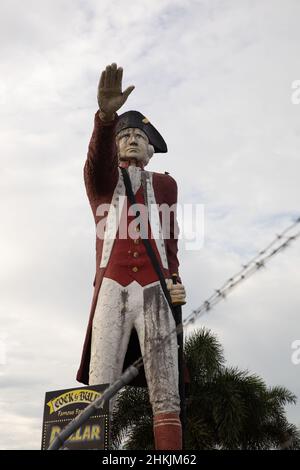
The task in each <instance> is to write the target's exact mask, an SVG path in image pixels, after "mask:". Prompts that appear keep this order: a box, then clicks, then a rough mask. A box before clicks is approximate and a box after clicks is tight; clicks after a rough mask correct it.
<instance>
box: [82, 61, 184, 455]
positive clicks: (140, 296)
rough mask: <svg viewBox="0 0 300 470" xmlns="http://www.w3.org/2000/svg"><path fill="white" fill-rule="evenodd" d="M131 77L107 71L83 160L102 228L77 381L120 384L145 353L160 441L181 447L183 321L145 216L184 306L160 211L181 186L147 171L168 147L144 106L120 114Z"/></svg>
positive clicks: (173, 243) (170, 237)
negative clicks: (179, 328) (178, 324)
mask: <svg viewBox="0 0 300 470" xmlns="http://www.w3.org/2000/svg"><path fill="white" fill-rule="evenodd" d="M122 75H123V69H122V68H121V67H119V68H118V67H117V64H115V63H113V64H111V65H108V66H107V67H106V69H105V70H104V71H103V72H102V74H101V78H100V83H99V88H98V104H99V110H98V111H97V112H96V115H95V123H94V131H93V135H92V138H91V141H90V144H89V150H88V155H87V160H86V162H85V166H84V181H85V186H86V191H87V195H88V198H89V202H90V205H91V208H92V211H93V215H94V219H95V223H96V227H97V230H96V233H97V236H96V275H95V280H94V296H93V300H92V306H91V312H90V319H89V324H88V329H87V333H86V338H85V343H84V347H83V354H82V360H81V364H80V368H79V371H78V374H77V380H78V381H80V382H82V383H85V384H89V385H96V384H102V383H112V382H114V381H115V380H116V379H117V378H118V377H119V376H120V375H121V373H122V371H123V369H124V368H125V367H126V366H127V365H129V363H131V362H132V361H133V360H134V359H137V357H138V354H139V352H141V353H142V356H143V361H144V373H145V378H146V381H147V386H148V389H149V396H150V401H151V406H152V410H153V427H154V437H155V447H156V449H174V450H176V449H181V448H182V447H181V446H182V430H181V422H180V416H179V414H180V399H179V387H178V346H177V338H176V333H175V332H174V329H175V321H174V318H173V315H172V312H171V309H170V306H169V304H168V302H167V300H166V296H165V294H164V292H163V289H162V286H161V283H160V280H159V276H158V274H157V270H155V269H154V267H153V264H152V261H151V259H150V257H149V256H148V252H147V249H146V247H145V246H144V243H143V238H145V235H142V233H141V223H137V221H138V217H137V215H140V217H143V216H144V219H145V217H146V225H147V228H148V230H147V233H148V240H149V241H150V243H151V247H152V250H153V251H154V252H155V255H156V257H157V259H158V261H159V266H160V270H161V272H162V273H163V276H164V279H166V285H167V289H168V291H169V294H170V297H171V301H172V303H173V304H183V303H185V289H184V287H183V285H182V284H181V282H180V278H179V276H178V281H179V282H178V283H172V281H171V277H172V276H173V274H174V273H176V274H177V275H178V265H179V262H178V259H177V238H178V237H177V236H176V228H177V221H176V212H175V211H174V210H172V211H170V212H169V214H168V215H169V219H170V220H169V228H170V230H169V233H167V235H166V234H165V232H166V231H165V230H162V225H163V224H162V217H163V213H162V211H160V210H158V209H157V208H159V207H160V206H161V205H165V206H166V205H167V207H172V208H173V209H174V206H175V208H176V202H177V185H176V182H175V180H174V179H173V178H172V177H171V176H169V175H168V174H162V173H155V172H150V171H146V170H145V166H146V165H147V163H148V162H149V160H150V158H151V157H152V156H153V154H154V153H159V152H163V153H165V152H167V146H166V143H165V141H164V139H163V138H162V136H161V135H160V133H159V132H158V131H157V130H156V129H155V127H154V126H153V125H152V124H151V123H150V122H149V120H148V119H147V118H146V117H145V116H143V115H142V114H141V113H140V112H138V111H127V112H125V113H124V114H121V115H119V116H118V115H117V111H118V110H119V109H120V108H121V106H122V105H123V104H124V103H125V101H126V100H127V98H128V96H129V94H130V93H131V92H132V91H133V89H134V86H130V87H128V88H127V89H126V90H125V91H123V92H122ZM124 168H125V169H126V171H127V174H128V175H129V179H130V182H131V186H132V192H133V194H134V196H135V202H136V204H137V205H138V206H139V207H145V209H147V210H145V211H139V212H142V214H137V213H135V214H133V213H132V212H130V208H132V205H131V204H130V202H129V200H128V198H127V191H126V188H125V184H124V180H125V178H124V174H123V172H124V170H123V169H124ZM131 202H132V200H131ZM150 206H151V208H150ZM155 208H156V211H157V212H155V210H153V209H155ZM150 212H151V214H152V217H149V213H150ZM116 214H118V216H117V217H116ZM145 214H146V215H145ZM153 214H154V215H153ZM155 214H156V217H155ZM116 219H117V223H116ZM141 220H142V219H140V221H141ZM102 228H104V230H102ZM124 228H125V230H124ZM167 232H168V231H167ZM124 233H125V235H124ZM177 233H178V231H177ZM172 331H173V333H172V334H171V335H169V341H167V342H163V343H162V345H163V346H162V347H159V348H158V347H157V345H158V344H159V343H160V342H161V340H162V338H164V337H166V336H167V335H168V334H169V333H170V332H172Z"/></svg>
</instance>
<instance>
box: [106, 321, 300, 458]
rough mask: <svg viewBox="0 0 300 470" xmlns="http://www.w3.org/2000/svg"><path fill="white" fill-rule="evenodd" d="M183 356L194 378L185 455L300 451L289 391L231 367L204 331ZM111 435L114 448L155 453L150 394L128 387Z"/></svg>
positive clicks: (119, 400) (117, 407)
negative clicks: (288, 407) (289, 411)
mask: <svg viewBox="0 0 300 470" xmlns="http://www.w3.org/2000/svg"><path fill="white" fill-rule="evenodd" d="M184 354H185V361H186V364H187V366H188V369H189V371H190V376H191V382H190V384H189V386H188V391H187V392H188V393H187V426H186V436H185V442H186V449H190V450H198V449H199V450H201V449H272V448H290V449H299V448H300V433H299V430H297V428H296V426H294V425H293V424H290V423H289V422H288V420H287V418H286V415H285V409H284V407H285V405H287V404H295V403H296V397H295V395H293V394H292V393H291V392H290V391H289V390H287V389H286V388H284V387H267V386H266V384H265V383H264V381H263V380H262V379H261V378H260V377H258V376H257V375H253V374H249V372H248V371H241V370H238V369H237V368H233V367H226V366H225V359H224V355H223V349H222V347H221V345H220V343H219V341H218V340H217V338H216V337H215V336H214V335H213V334H212V333H211V332H210V331H209V330H206V329H204V328H202V329H200V330H198V331H196V332H194V333H193V335H192V336H190V337H189V338H188V339H187V340H186V341H185V347H184ZM111 431H112V432H111V436H112V446H113V447H114V448H120V447H121V446H122V447H123V448H125V449H145V450H150V449H153V448H154V441H153V432H152V410H151V406H150V403H149V396H148V391H147V389H146V388H142V387H140V388H137V387H131V386H128V387H126V388H125V389H124V390H123V391H122V392H121V393H120V394H119V396H118V397H117V399H116V404H115V409H114V413H113V419H112V430H111Z"/></svg>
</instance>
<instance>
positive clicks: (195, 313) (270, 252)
mask: <svg viewBox="0 0 300 470" xmlns="http://www.w3.org/2000/svg"><path fill="white" fill-rule="evenodd" d="M298 224H300V217H298V218H297V219H296V220H295V221H294V222H293V223H292V224H291V225H290V226H289V227H287V228H286V229H285V230H283V232H281V233H280V234H279V235H277V234H276V237H275V239H274V240H272V242H271V243H269V245H267V246H266V247H265V248H264V249H263V250H261V251H259V252H258V254H257V255H255V256H254V257H253V258H252V259H250V261H248V263H247V264H244V265H242V269H241V270H240V271H238V272H237V273H236V274H235V275H233V276H231V277H230V278H229V279H228V280H227V281H226V282H225V283H224V284H223V285H222V286H221V287H220V288H219V289H215V292H214V293H213V294H212V295H211V296H210V297H209V298H208V299H206V300H204V302H203V303H202V304H201V305H200V307H199V308H197V309H195V310H192V312H191V313H190V314H189V315H187V317H186V318H185V319H184V320H183V321H182V323H180V324H179V325H178V326H177V327H176V328H174V329H172V331H170V332H169V333H168V334H167V335H166V336H165V337H164V338H160V339H159V340H158V341H159V342H158V344H155V345H154V347H153V348H152V350H151V351H150V353H148V354H146V355H144V359H143V357H142V356H141V357H139V358H138V359H137V360H136V361H135V362H134V363H133V364H132V365H131V366H130V367H128V368H127V369H126V370H125V372H123V374H122V375H121V376H120V377H119V378H118V380H116V381H115V382H114V383H113V384H112V385H110V386H109V387H108V388H107V389H106V390H105V392H104V393H103V395H102V396H101V397H100V398H97V399H96V400H95V401H93V402H92V403H91V404H90V405H88V406H87V407H86V408H85V409H84V410H83V411H82V412H81V413H80V414H79V415H77V417H76V418H75V419H74V420H73V421H71V422H70V423H69V424H68V425H67V426H66V427H65V428H64V429H63V430H62V431H61V432H60V434H59V435H58V436H56V438H55V439H54V441H53V442H52V444H51V445H50V447H49V450H55V449H59V448H60V447H61V446H63V444H64V442H65V441H66V439H67V438H68V437H69V436H71V434H73V433H74V432H75V431H76V430H77V429H78V428H79V427H80V426H81V425H82V424H83V423H84V422H85V421H86V420H87V419H88V418H89V417H90V416H91V415H92V414H93V413H94V412H95V411H96V410H97V409H99V408H102V407H103V406H104V403H105V402H106V401H107V400H108V399H110V398H112V397H113V396H114V395H115V394H116V393H117V392H118V391H119V390H121V388H123V387H124V385H127V384H129V383H130V382H131V381H132V380H133V379H134V378H135V377H136V376H137V375H138V373H139V369H140V368H141V367H142V366H143V363H144V361H145V360H147V359H148V358H149V356H150V354H151V355H152V354H153V351H154V350H155V351H156V352H159V350H160V349H163V348H164V347H165V346H166V343H167V342H169V341H171V337H172V335H174V333H175V334H177V335H178V334H181V333H182V332H183V330H184V328H187V327H188V326H190V325H192V324H194V323H195V321H196V319H198V318H200V317H201V316H203V315H204V314H205V313H208V312H209V311H211V310H212V308H213V307H214V306H215V305H216V304H218V303H219V302H221V301H222V300H224V299H225V298H226V297H227V295H228V293H229V292H231V291H232V290H233V289H234V288H235V287H236V286H238V285H239V284H241V283H242V282H244V281H245V280H246V279H248V278H249V277H250V276H252V275H253V274H255V273H256V272H257V271H259V270H260V269H261V268H262V267H265V266H266V263H267V262H268V261H270V259H271V258H272V257H274V256H275V255H277V254H278V253H280V252H281V251H283V250H284V249H286V248H287V247H288V246H289V245H290V244H291V242H292V241H294V240H296V239H297V238H299V237H300V231H299V232H297V233H294V234H293V235H290V236H287V237H286V234H287V233H288V232H290V231H291V230H293V229H294V228H295V227H296V226H297V225H298ZM284 237H286V240H285V241H284V242H282V243H279V242H280V241H281V240H282V239H283V238H284ZM274 245H275V247H274ZM277 245H278V246H277ZM272 247H274V248H272ZM271 248H272V249H271Z"/></svg>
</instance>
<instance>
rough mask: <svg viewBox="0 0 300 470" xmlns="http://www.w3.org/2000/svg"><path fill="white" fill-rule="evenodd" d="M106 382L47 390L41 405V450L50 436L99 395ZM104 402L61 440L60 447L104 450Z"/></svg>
mask: <svg viewBox="0 0 300 470" xmlns="http://www.w3.org/2000/svg"><path fill="white" fill-rule="evenodd" d="M106 388H107V385H91V386H88V387H80V388H69V389H66V390H55V391H53V392H47V393H46V398H45V407H44V419H43V434H42V450H46V449H48V447H49V445H50V444H51V443H52V441H53V439H54V438H55V437H56V436H57V435H58V434H59V433H60V431H61V430H62V429H63V428H64V427H65V426H66V425H67V424H68V423H69V422H70V421H72V420H73V419H74V418H75V417H76V416H77V415H78V414H79V413H80V412H81V411H82V410H84V409H85V408H86V406H88V405H89V404H90V403H91V402H92V401H94V400H95V399H96V398H98V397H100V396H101V394H102V393H103V391H104V390H105V389H106ZM108 439H109V408H108V403H106V404H105V406H104V408H101V409H99V410H98V411H97V412H96V414H94V415H93V416H91V417H90V418H89V419H88V420H87V421H86V422H85V424H83V425H82V426H81V427H80V428H78V430H77V431H76V432H75V433H74V434H72V435H71V436H70V437H69V439H68V440H67V441H66V442H65V445H64V449H70V450H75V449H76V450H77V449H78V450H91V449H102V450H106V449H108V445H109V442H108Z"/></svg>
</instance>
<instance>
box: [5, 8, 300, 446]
mask: <svg viewBox="0 0 300 470" xmlns="http://www.w3.org/2000/svg"><path fill="white" fill-rule="evenodd" d="M299 17H300V3H299V2H298V0H281V1H280V0H278V1H277V0H228V1H226V0H220V1H217V0H203V1H202V0H194V1H193V0H182V1H179V0H138V1H130V2H128V4H126V2H124V1H121V0H114V1H108V0H102V1H101V2H99V1H96V0H85V1H83V0H72V1H71V0H60V1H53V0H51V1H50V0H41V1H37V0H32V1H30V0H26V1H23V2H19V1H16V0H2V1H1V7H0V48H1V65H0V67H1V81H0V101H1V106H0V113H1V128H0V132H1V159H0V165H1V183H0V191H1V193H0V194H1V198H0V204H1V222H2V223H1V244H0V251H1V267H0V276H1V283H0V299H1V303H0V316H1V320H0V321H1V324H0V328H1V329H0V359H1V360H0V362H1V364H0V383H1V391H0V423H1V424H0V448H2V449H29V448H34V449H38V448H40V442H41V428H42V414H43V405H44V394H45V392H46V391H48V390H55V389H63V388H69V387H73V386H79V384H78V382H76V381H75V375H76V371H77V368H78V365H79V360H80V356H81V350H82V343H83V339H84V335H85V329H86V324H87V320H88V315H89V311H90V304H91V299H92V293H93V287H92V282H93V279H94V274H95V251H94V250H95V227H94V221H93V217H92V213H91V210H90V207H89V204H88V200H87V197H86V193H85V188H84V183H83V176H82V170H83V165H84V161H85V158H86V151H87V146H88V142H89V138H90V135H91V132H92V128H93V119H94V113H95V112H96V110H97V100H96V93H97V83H98V80H99V75H100V72H101V70H102V69H103V68H104V67H105V66H106V65H107V64H108V63H111V62H114V61H115V62H117V63H118V65H121V66H123V68H124V86H125V87H127V86H128V85H131V84H133V85H135V87H136V88H135V90H134V91H133V93H132V94H131V95H130V97H129V99H128V102H127V103H126V105H125V106H124V108H123V111H126V110H129V109H138V110H140V111H141V112H142V113H144V114H145V115H146V116H147V117H148V118H149V119H150V120H151V121H152V122H153V124H154V125H155V126H156V127H157V128H158V129H159V130H160V132H161V133H162V135H163V136H164V138H165V140H166V141H167V144H168V148H169V152H168V154H165V155H162V154H160V155H159V154H158V155H156V156H155V157H153V159H152V161H151V163H150V165H149V169H150V170H152V171H159V172H164V171H168V172H170V174H171V175H172V176H173V177H174V178H175V179H176V180H177V182H178V187H179V203H182V204H186V203H194V204H196V203H198V204H203V205H204V228H205V230H204V235H205V238H204V244H203V247H202V248H201V249H200V250H198V251H187V250H186V246H185V244H184V242H183V241H182V242H181V243H180V255H179V256H180V261H181V270H180V274H181V277H182V280H183V282H184V284H185V286H186V290H187V294H188V303H187V305H186V306H185V307H184V312H185V313H186V314H187V313H189V312H190V311H191V310H192V309H194V308H197V307H198V306H199V305H200V304H201V303H202V301H203V300H205V299H206V298H207V297H208V296H209V295H210V294H211V293H212V292H213V291H214V289H217V288H218V287H220V285H221V284H222V283H223V282H224V281H225V280H227V279H228V278H229V277H230V276H231V275H232V274H234V273H235V272H236V271H238V270H239V269H240V266H241V264H242V263H244V262H246V261H248V260H249V259H250V258H251V257H252V256H254V255H255V254H256V252H257V251H259V250H260V249H262V248H264V246H265V245H267V244H268V243H269V242H270V241H271V240H272V239H273V237H274V236H275V234H276V233H279V232H280V231H282V230H283V229H284V228H285V227H286V226H288V225H289V224H290V223H291V222H292V221H293V220H294V219H295V218H296V217H297V216H299V215H300V206H299V201H300V185H299V172H300V161H299V144H300V119H299V118H300V104H299V105H297V104H292V101H291V96H292V83H293V82H294V81H295V80H299V79H300V63H299V56H300V29H299ZM299 261H300V240H298V241H295V242H294V244H293V245H291V247H290V248H288V249H287V250H286V251H284V252H283V253H281V254H279V255H278V256H277V257H275V258H274V259H273V260H272V261H271V262H270V263H269V265H268V267H267V269H265V270H263V271H260V272H258V273H257V274H256V275H255V276H254V277H252V278H251V279H250V280H248V281H246V282H244V283H243V284H242V285H241V286H240V287H238V288H237V289H236V290H235V291H234V292H233V293H232V294H231V295H230V297H228V299H227V300H226V301H224V302H222V303H220V304H219V305H218V306H217V307H216V308H215V309H214V310H213V311H211V313H210V314H209V315H207V316H205V317H203V318H202V319H201V322H199V323H198V325H205V326H206V327H208V328H211V329H212V331H213V332H214V333H216V334H217V336H218V337H219V339H220V341H221V342H222V344H223V346H224V349H225V356H226V358H227V363H228V365H235V366H238V367H240V368H242V369H248V370H249V371H250V372H253V373H257V374H259V375H260V376H261V377H263V379H264V380H265V381H266V383H267V384H269V385H282V386H286V387H287V388H289V389H290V390H291V391H292V392H294V393H295V394H296V395H297V396H299V397H300V380H299V379H300V364H299V365H294V364H292V361H291V355H292V352H293V351H292V349H291V344H292V342H293V341H295V340H297V339H298V340H300V325H299V304H300V293H299V292H300V289H299V286H300V272H299ZM1 348H2V358H1ZM4 349H5V350H6V355H5V356H6V357H4V352H5V351H3V350H4ZM288 416H289V419H290V420H291V421H292V422H293V423H295V424H297V425H298V426H300V406H299V403H298V404H297V405H296V406H293V407H289V409H288Z"/></svg>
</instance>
